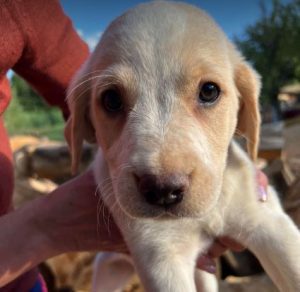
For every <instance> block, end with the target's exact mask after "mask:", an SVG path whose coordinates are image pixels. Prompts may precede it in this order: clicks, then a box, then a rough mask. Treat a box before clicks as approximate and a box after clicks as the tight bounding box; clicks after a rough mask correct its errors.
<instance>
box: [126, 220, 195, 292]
mask: <svg viewBox="0 0 300 292" xmlns="http://www.w3.org/2000/svg"><path fill="white" fill-rule="evenodd" d="M138 221H139V222H137V221H136V222H132V224H131V228H130V230H128V233H127V232H125V233H127V234H124V235H125V238H126V240H127V242H128V245H129V246H130V249H131V253H132V256H133V259H134V262H135V266H136V269H137V271H138V274H139V276H140V278H141V280H142V283H143V285H144V288H145V290H146V291H147V292H154V291H155V292H196V286H195V280H194V269H195V261H196V258H197V255H198V252H199V238H198V235H199V233H198V232H192V231H190V229H188V228H184V226H182V222H180V224H178V222H174V223H173V222H170V221H169V222H165V221H163V220H138ZM141 221H142V222H141ZM183 230H185V231H184V232H183ZM187 233H188V234H187Z"/></svg>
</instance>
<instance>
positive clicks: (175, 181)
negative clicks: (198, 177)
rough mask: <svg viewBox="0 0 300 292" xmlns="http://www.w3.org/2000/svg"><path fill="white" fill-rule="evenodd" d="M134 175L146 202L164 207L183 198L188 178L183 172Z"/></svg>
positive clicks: (168, 206)
mask: <svg viewBox="0 0 300 292" xmlns="http://www.w3.org/2000/svg"><path fill="white" fill-rule="evenodd" d="M135 177H136V182H137V186H138V190H139V192H140V194H141V195H142V196H143V197H144V199H145V200H146V202H147V203H148V204H150V205H155V206H159V207H164V208H166V209H167V208H170V207H171V206H174V205H177V204H179V203H180V202H181V201H182V200H183V197H184V194H185V192H186V190H187V188H188V185H189V178H188V176H187V175H184V174H170V175H165V176H157V175H152V174H144V175H142V176H140V177H139V176H136V175H135Z"/></svg>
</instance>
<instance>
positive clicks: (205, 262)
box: [196, 254, 217, 274]
mask: <svg viewBox="0 0 300 292" xmlns="http://www.w3.org/2000/svg"><path fill="white" fill-rule="evenodd" d="M196 266H197V268H198V269H201V270H203V271H206V272H208V273H211V274H215V273H216V271H217V266H216V263H215V261H214V260H213V258H211V257H210V256H208V255H207V254H205V255H201V256H200V257H199V258H198V260H197V263H196Z"/></svg>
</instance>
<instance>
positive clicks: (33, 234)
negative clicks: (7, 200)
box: [0, 170, 126, 287]
mask: <svg viewBox="0 0 300 292" xmlns="http://www.w3.org/2000/svg"><path fill="white" fill-rule="evenodd" d="M97 206H98V207H99V208H97ZM108 216H109V213H108V211H107V209H106V208H105V207H104V205H103V202H102V201H101V197H100V196H99V194H96V185H95V183H94V179H93V174H92V171H91V170H88V171H87V172H85V173H84V174H82V175H80V176H78V177H77V178H75V179H73V180H71V181H69V182H67V183H65V184H64V185H62V186H60V187H59V188H58V189H56V190H55V191H54V192H52V193H51V194H49V195H47V196H44V197H40V198H38V199H36V200H34V201H32V202H30V203H28V204H27V205H25V206H24V207H22V208H20V209H18V210H17V211H15V212H13V213H10V214H8V215H6V216H4V217H1V218H0V230H1V232H0V287H1V286H2V285H4V284H5V283H7V282H10V281H12V280H13V279H14V278H15V277H17V276H18V275H20V274H22V273H23V272H25V271H28V270H29V269H30V268H31V267H34V266H36V265H37V264H39V263H40V262H42V261H44V260H46V259H48V258H50V257H53V256H55V255H58V254H61V253H64V252H68V251H84V250H113V251H126V246H125V244H124V241H123V239H122V237H121V235H120V233H119V230H118V228H117V227H116V225H115V224H114V221H113V220H112V218H110V219H109V218H108ZM107 225H109V226H107ZM108 229H109V230H108Z"/></svg>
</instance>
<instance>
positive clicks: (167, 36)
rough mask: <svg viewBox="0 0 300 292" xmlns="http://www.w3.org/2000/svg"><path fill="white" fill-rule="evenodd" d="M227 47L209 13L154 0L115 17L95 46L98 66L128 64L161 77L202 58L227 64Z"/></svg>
mask: <svg viewBox="0 0 300 292" xmlns="http://www.w3.org/2000/svg"><path fill="white" fill-rule="evenodd" d="M227 50H228V41H227V38H226V36H225V35H224V34H223V32H222V31H221V29H219V27H218V26H217V24H216V23H215V22H214V21H213V20H212V19H211V18H210V17H209V16H208V15H207V14H206V13H205V12H203V11H202V10H200V9H197V8H195V7H193V6H190V5H188V4H184V3H175V2H161V1H155V2H151V3H146V4H141V5H139V6H137V7H136V8H134V9H132V10H129V11H128V12H126V13H125V14H123V15H122V16H120V17H118V18H117V19H116V20H115V21H113V22H112V23H111V25H110V26H109V27H108V29H107V30H106V31H105V33H104V34H103V36H102V39H101V42H100V43H99V45H98V47H97V48H96V51H95V54H94V58H93V59H94V61H95V62H93V63H94V66H95V67H98V68H97V69H99V67H103V66H104V67H107V66H109V65H110V64H111V63H118V62H121V63H127V64H130V66H133V67H134V66H136V68H135V69H136V70H139V71H143V73H144V74H147V73H148V74H150V75H151V76H153V75H154V74H155V73H157V74H159V75H160V78H162V77H163V75H168V74H169V73H170V72H172V73H173V74H174V73H176V71H180V70H182V68H184V67H188V66H191V67H192V66H193V64H195V63H199V61H201V60H205V62H210V63H217V64H219V65H222V64H224V65H226V64H227V63H228V60H227V59H228V54H227ZM99 62H100V64H99ZM170 67H172V68H170ZM154 71H157V72H154ZM145 77H146V76H145Z"/></svg>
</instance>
